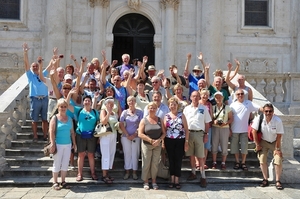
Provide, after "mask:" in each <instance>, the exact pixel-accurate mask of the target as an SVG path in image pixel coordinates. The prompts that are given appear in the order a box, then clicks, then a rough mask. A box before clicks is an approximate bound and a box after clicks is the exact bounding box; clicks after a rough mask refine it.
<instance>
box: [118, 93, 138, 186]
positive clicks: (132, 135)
mask: <svg viewBox="0 0 300 199" xmlns="http://www.w3.org/2000/svg"><path fill="white" fill-rule="evenodd" d="M127 104H128V109H127V110H124V111H123V112H122V114H121V118H120V128H121V130H122V132H123V135H122V137H121V142H122V146H123V152H124V163H125V165H124V169H125V170H126V173H125V176H124V180H127V179H128V178H129V176H130V173H129V171H130V170H132V178H133V179H134V180H137V179H138V176H137V173H136V171H137V169H138V162H139V155H140V145H141V139H140V138H139V137H138V136H137V135H138V133H137V129H138V127H139V123H140V121H141V119H142V118H143V112H142V111H141V110H139V109H136V108H135V104H136V101H135V97H134V96H129V97H128V98H127ZM124 123H125V124H126V128H125V126H124Z"/></svg>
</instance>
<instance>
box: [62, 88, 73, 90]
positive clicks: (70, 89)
mask: <svg viewBox="0 0 300 199" xmlns="http://www.w3.org/2000/svg"><path fill="white" fill-rule="evenodd" d="M63 89H67V90H71V88H63Z"/></svg>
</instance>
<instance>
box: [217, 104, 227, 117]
mask: <svg viewBox="0 0 300 199" xmlns="http://www.w3.org/2000/svg"><path fill="white" fill-rule="evenodd" d="M224 108H225V104H223V106H222V108H221V110H220V111H219V113H218V114H217V115H216V117H214V120H215V119H217V118H218V117H219V115H220V114H221V112H222V111H223V110H224ZM216 110H217V105H215V113H216Z"/></svg>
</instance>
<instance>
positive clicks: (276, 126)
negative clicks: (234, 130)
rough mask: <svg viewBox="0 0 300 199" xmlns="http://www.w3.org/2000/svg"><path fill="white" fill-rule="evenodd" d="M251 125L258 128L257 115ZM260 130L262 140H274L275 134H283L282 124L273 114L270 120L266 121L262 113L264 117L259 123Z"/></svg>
mask: <svg viewBox="0 0 300 199" xmlns="http://www.w3.org/2000/svg"><path fill="white" fill-rule="evenodd" d="M251 127H252V128H254V129H255V130H258V127H259V116H257V117H255V118H254V120H253V123H252V125H251ZM261 132H262V139H263V140H265V141H267V142H274V141H276V137H277V134H284V131H283V124H282V121H281V119H280V118H279V117H278V116H276V115H273V117H272V119H271V121H270V122H269V123H267V121H266V119H265V115H264V118H263V120H262V123H261Z"/></svg>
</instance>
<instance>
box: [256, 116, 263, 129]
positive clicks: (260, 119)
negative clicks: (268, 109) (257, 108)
mask: <svg viewBox="0 0 300 199" xmlns="http://www.w3.org/2000/svg"><path fill="white" fill-rule="evenodd" d="M263 118H264V114H260V116H259V124H258V130H257V132H261V123H262V121H263Z"/></svg>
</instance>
